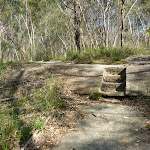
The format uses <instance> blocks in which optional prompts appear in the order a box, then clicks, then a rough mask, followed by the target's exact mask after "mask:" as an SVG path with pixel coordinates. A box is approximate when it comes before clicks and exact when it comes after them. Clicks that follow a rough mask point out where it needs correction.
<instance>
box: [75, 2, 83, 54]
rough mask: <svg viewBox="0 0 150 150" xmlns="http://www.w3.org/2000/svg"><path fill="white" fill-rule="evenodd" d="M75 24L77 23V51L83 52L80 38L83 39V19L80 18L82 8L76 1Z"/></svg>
mask: <svg viewBox="0 0 150 150" xmlns="http://www.w3.org/2000/svg"><path fill="white" fill-rule="evenodd" d="M73 2H74V23H75V42H76V46H77V49H78V50H79V52H80V50H81V46H80V38H81V29H80V28H81V17H80V11H79V10H80V6H79V2H78V1H76V0H74V1H73Z"/></svg>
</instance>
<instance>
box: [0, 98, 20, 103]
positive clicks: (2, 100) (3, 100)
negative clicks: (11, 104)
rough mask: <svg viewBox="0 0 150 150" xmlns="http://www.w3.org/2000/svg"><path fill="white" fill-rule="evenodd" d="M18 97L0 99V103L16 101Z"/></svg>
mask: <svg viewBox="0 0 150 150" xmlns="http://www.w3.org/2000/svg"><path fill="white" fill-rule="evenodd" d="M17 98H18V97H9V98H4V99H1V100H0V102H5V101H9V100H13V99H17Z"/></svg>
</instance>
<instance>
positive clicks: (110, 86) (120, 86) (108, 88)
mask: <svg viewBox="0 0 150 150" xmlns="http://www.w3.org/2000/svg"><path fill="white" fill-rule="evenodd" d="M124 90H125V82H122V83H112V82H102V85H101V91H103V92H115V91H118V92H119V91H124Z"/></svg>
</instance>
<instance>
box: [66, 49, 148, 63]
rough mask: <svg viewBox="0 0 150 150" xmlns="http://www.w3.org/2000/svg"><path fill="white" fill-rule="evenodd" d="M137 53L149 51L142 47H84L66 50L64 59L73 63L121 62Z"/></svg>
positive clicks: (144, 53)
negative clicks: (77, 49) (83, 48)
mask: <svg viewBox="0 0 150 150" xmlns="http://www.w3.org/2000/svg"><path fill="white" fill-rule="evenodd" d="M138 54H143V55H146V54H150V51H148V50H147V49H143V48H139V49H137V48H128V47H126V48H109V49H106V48H105V47H99V48H98V49H86V50H85V51H81V52H79V51H76V50H72V51H68V53H67V56H66V60H70V61H74V62H75V63H83V64H87V63H96V62H105V63H122V62H124V60H123V59H125V58H127V57H129V56H132V55H138Z"/></svg>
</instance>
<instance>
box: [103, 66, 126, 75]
mask: <svg viewBox="0 0 150 150" xmlns="http://www.w3.org/2000/svg"><path fill="white" fill-rule="evenodd" d="M125 71H126V68H125V67H109V68H105V69H104V75H107V74H111V75H122V74H125Z"/></svg>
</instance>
